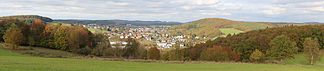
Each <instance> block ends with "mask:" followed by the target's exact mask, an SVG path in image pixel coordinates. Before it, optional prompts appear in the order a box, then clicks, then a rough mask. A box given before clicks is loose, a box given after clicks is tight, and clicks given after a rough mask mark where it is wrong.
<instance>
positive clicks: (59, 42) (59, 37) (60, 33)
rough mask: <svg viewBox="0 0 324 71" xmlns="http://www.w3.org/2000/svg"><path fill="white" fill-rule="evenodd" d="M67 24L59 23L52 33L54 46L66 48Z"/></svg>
mask: <svg viewBox="0 0 324 71" xmlns="http://www.w3.org/2000/svg"><path fill="white" fill-rule="evenodd" d="M69 30H70V27H69V26H63V25H61V26H60V27H58V29H57V30H56V31H55V33H54V48H55V49H61V50H68V45H69V44H68V40H69V39H68V38H69V35H68V33H69Z"/></svg>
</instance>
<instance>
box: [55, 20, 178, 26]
mask: <svg viewBox="0 0 324 71" xmlns="http://www.w3.org/2000/svg"><path fill="white" fill-rule="evenodd" d="M55 21H57V22H63V23H71V24H99V25H127V24H131V25H137V26H143V25H179V24H182V23H180V22H166V21H129V20H55Z"/></svg>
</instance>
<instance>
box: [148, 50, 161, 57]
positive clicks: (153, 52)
mask: <svg viewBox="0 0 324 71" xmlns="http://www.w3.org/2000/svg"><path fill="white" fill-rule="evenodd" d="M148 58H149V59H154V60H159V59H160V50H159V49H158V48H157V47H152V48H150V49H149V51H148Z"/></svg>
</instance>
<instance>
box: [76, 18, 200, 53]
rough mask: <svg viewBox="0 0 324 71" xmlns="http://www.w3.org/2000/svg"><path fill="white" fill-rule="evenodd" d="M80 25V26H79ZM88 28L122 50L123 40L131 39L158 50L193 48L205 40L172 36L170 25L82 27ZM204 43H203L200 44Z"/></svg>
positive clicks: (187, 36)
mask: <svg viewBox="0 0 324 71" xmlns="http://www.w3.org/2000/svg"><path fill="white" fill-rule="evenodd" d="M79 25H81V24H79ZM82 26H83V27H86V28H88V29H89V30H90V31H91V32H94V33H101V34H104V35H106V36H108V37H109V40H110V44H111V45H112V47H120V48H124V47H125V45H126V44H127V42H126V41H124V40H123V39H127V38H133V39H136V40H138V41H139V42H140V43H141V44H142V45H143V46H158V48H159V49H161V50H163V49H168V48H171V47H172V46H175V45H179V46H180V47H181V48H186V47H190V46H194V44H198V42H197V43H193V42H192V41H195V40H206V37H205V38H200V37H198V36H195V37H193V36H192V35H183V34H173V33H170V32H169V31H168V30H169V29H170V28H171V27H172V25H148V26H136V25H131V24H126V25H98V24H86V25H82ZM200 43H204V42H200Z"/></svg>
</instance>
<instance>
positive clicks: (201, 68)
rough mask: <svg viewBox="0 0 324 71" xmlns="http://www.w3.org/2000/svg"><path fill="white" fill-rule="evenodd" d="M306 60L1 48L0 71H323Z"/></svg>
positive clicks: (319, 66) (320, 63) (297, 58)
mask: <svg viewBox="0 0 324 71" xmlns="http://www.w3.org/2000/svg"><path fill="white" fill-rule="evenodd" d="M302 58H303V57H302V56H301V55H300V56H297V57H296V59H292V60H288V61H287V64H251V63H213V62H211V63H184V64H177V63H163V62H134V61H107V60H106V61H105V60H98V59H80V58H78V59H76V58H43V57H33V56H28V55H21V54H18V53H15V52H11V51H9V50H6V49H2V48H0V71H321V70H324V65H323V64H324V62H323V60H322V62H319V63H318V64H317V65H313V66H312V65H306V64H303V61H304V60H303V59H302Z"/></svg>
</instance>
